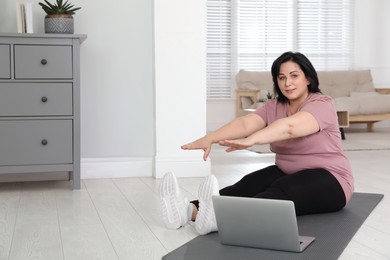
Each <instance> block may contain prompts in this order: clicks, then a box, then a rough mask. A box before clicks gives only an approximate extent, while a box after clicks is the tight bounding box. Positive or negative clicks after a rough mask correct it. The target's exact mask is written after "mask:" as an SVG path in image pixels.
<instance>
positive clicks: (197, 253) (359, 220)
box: [162, 193, 383, 260]
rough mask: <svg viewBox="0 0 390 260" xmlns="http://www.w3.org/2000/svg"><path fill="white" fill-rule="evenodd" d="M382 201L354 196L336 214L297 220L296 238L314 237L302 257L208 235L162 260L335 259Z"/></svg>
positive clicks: (378, 197) (376, 197) (376, 196)
mask: <svg viewBox="0 0 390 260" xmlns="http://www.w3.org/2000/svg"><path fill="white" fill-rule="evenodd" d="M382 198H383V195H382V194H373V193H354V194H353V196H352V199H351V201H350V202H349V204H348V205H347V206H346V207H345V208H344V209H342V210H340V211H338V212H334V213H327V214H316V215H306V216H300V217H298V218H297V221H298V227H299V232H300V234H302V235H307V236H314V237H316V240H315V241H314V242H313V243H312V244H311V245H310V246H309V247H308V248H306V250H305V251H303V252H302V253H293V252H283V251H276V250H267V249H257V248H247V247H238V246H228V245H222V244H221V242H220V240H219V236H218V233H211V234H209V235H206V236H198V237H196V238H194V239H192V240H191V241H189V242H188V243H186V244H184V245H182V246H181V247H179V248H177V249H175V250H173V251H172V252H170V253H168V254H167V255H165V256H164V257H163V258H162V259H163V260H177V259H186V260H198V259H202V260H208V259H210V260H211V259H212V260H219V259H221V260H229V259H234V260H236V259H246V260H251V259H253V260H255V259H256V260H257V259H281V260H283V259H292V260H293V259H338V257H339V256H340V255H341V254H342V252H343V251H344V249H345V247H346V246H347V245H348V243H349V241H350V240H351V239H352V237H353V236H354V235H355V233H356V232H357V231H358V229H359V228H360V226H361V225H362V224H363V223H364V221H365V220H366V218H367V217H368V216H369V215H370V213H371V212H372V211H373V210H374V208H375V207H376V206H377V205H378V203H379V202H380V201H381V200H382Z"/></svg>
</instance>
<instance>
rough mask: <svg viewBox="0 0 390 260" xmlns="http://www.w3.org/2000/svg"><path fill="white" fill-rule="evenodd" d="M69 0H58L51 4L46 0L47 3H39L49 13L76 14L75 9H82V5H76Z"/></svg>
mask: <svg viewBox="0 0 390 260" xmlns="http://www.w3.org/2000/svg"><path fill="white" fill-rule="evenodd" d="M68 2H69V1H68V0H67V1H65V3H63V1H62V0H56V4H51V3H49V2H48V1H47V0H45V3H41V2H40V3H39V5H40V6H41V7H42V9H43V10H44V11H45V12H46V13H47V14H48V15H52V14H67V15H74V14H75V11H77V10H79V9H81V7H74V5H72V4H71V3H68Z"/></svg>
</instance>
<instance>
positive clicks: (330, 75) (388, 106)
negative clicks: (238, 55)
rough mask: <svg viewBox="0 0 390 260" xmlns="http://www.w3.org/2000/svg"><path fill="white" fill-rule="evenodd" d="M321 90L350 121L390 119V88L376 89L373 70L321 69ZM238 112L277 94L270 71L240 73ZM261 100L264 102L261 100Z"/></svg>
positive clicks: (369, 124)
mask: <svg viewBox="0 0 390 260" xmlns="http://www.w3.org/2000/svg"><path fill="white" fill-rule="evenodd" d="M318 78H319V82H320V89H321V92H322V93H324V94H326V95H329V96H331V97H333V99H334V102H335V105H336V109H337V111H348V119H349V123H366V124H367V129H368V131H372V129H373V124H374V123H375V122H379V121H382V120H390V88H381V89H379V88H375V87H374V84H373V81H372V76H371V71H370V70H356V71H319V72H318ZM236 84H237V89H236V91H237V93H236V94H237V95H236V115H237V116H241V115H243V114H245V113H247V111H248V110H250V109H253V108H255V107H257V106H258V105H259V104H261V101H264V100H266V99H267V94H268V93H273V82H272V77H271V73H270V72H260V71H245V70H240V71H239V72H238V73H237V75H236ZM259 101H260V103H259Z"/></svg>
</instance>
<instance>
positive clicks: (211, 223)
mask: <svg viewBox="0 0 390 260" xmlns="http://www.w3.org/2000/svg"><path fill="white" fill-rule="evenodd" d="M214 195H219V188H218V181H217V179H216V178H215V176H214V175H210V176H207V177H206V178H205V180H204V182H203V183H202V184H201V185H200V186H199V191H198V196H199V209H198V214H197V215H196V219H195V229H196V231H197V232H198V233H199V234H200V235H206V234H208V233H210V232H214V231H217V230H218V228H217V222H216V220H215V213H214V206H213V201H212V196H214Z"/></svg>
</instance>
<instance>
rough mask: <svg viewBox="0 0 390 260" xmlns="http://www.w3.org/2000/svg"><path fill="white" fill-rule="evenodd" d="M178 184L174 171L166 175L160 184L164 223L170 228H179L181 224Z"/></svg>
mask: <svg viewBox="0 0 390 260" xmlns="http://www.w3.org/2000/svg"><path fill="white" fill-rule="evenodd" d="M177 192H178V185H177V181H176V178H175V177H174V176H173V174H172V173H167V174H165V175H164V177H163V179H162V181H161V184H160V190H159V193H160V200H161V208H162V217H163V221H164V224H165V225H166V226H167V228H169V229H178V228H179V227H180V226H181V222H182V221H181V217H180V213H179V208H178V205H177V203H176V194H177Z"/></svg>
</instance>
